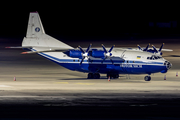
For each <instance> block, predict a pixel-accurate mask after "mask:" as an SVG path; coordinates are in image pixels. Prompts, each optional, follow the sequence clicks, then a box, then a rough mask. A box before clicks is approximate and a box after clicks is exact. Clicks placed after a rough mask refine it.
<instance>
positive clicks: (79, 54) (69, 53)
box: [64, 50, 82, 59]
mask: <svg viewBox="0 0 180 120" xmlns="http://www.w3.org/2000/svg"><path fill="white" fill-rule="evenodd" d="M64 53H65V54H66V55H67V56H69V57H72V58H80V59H81V58H82V52H81V51H79V50H69V51H67V52H64Z"/></svg>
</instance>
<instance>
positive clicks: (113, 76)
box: [107, 73, 119, 79]
mask: <svg viewBox="0 0 180 120" xmlns="http://www.w3.org/2000/svg"><path fill="white" fill-rule="evenodd" d="M109 77H110V78H111V79H112V78H114V79H116V78H119V74H115V73H107V78H109Z"/></svg>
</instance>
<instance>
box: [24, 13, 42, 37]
mask: <svg viewBox="0 0 180 120" xmlns="http://www.w3.org/2000/svg"><path fill="white" fill-rule="evenodd" d="M42 34H45V31H44V28H43V25H42V23H41V19H40V17H39V14H38V13H37V12H31V13H30V15H29V22H28V28H27V33H26V37H27V38H28V37H32V38H33V37H41V35H42Z"/></svg>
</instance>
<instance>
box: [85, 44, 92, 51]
mask: <svg viewBox="0 0 180 120" xmlns="http://www.w3.org/2000/svg"><path fill="white" fill-rule="evenodd" d="M91 45H92V44H90V45H89V46H88V48H87V50H86V53H88V52H89V49H90V48H91Z"/></svg>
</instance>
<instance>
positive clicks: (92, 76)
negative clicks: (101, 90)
mask: <svg viewBox="0 0 180 120" xmlns="http://www.w3.org/2000/svg"><path fill="white" fill-rule="evenodd" d="M99 78H100V74H99V73H89V74H88V77H87V79H99Z"/></svg>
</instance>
